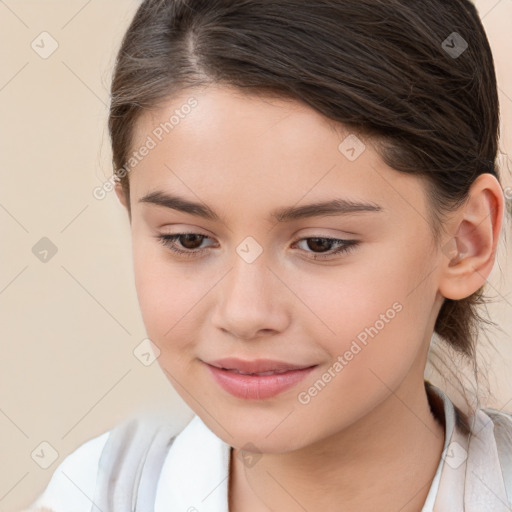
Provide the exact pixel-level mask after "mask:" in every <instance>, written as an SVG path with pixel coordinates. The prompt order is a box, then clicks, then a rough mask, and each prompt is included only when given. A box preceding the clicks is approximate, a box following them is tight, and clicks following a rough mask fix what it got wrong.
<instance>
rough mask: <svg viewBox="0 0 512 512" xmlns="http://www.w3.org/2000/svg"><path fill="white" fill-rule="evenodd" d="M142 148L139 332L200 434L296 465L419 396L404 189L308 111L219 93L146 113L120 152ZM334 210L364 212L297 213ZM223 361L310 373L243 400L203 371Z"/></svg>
mask: <svg viewBox="0 0 512 512" xmlns="http://www.w3.org/2000/svg"><path fill="white" fill-rule="evenodd" d="M173 113H174V114H175V117H174V118H173V125H172V128H170V125H169V124H167V125H165V124H164V123H165V122H169V118H170V116H172V115H173ZM161 123H162V124H161ZM162 126H166V130H165V129H162ZM347 137H349V138H348V139H347ZM150 139H151V141H152V142H151V141H150ZM361 143H364V145H365V147H363V146H361V145H360V144H361ZM144 145H146V147H150V149H149V150H148V151H140V153H141V154H142V153H145V156H143V158H141V159H140V161H138V162H137V164H136V166H135V167H134V168H133V170H132V171H130V175H129V176H130V206H131V212H132V219H131V230H132V241H133V258H134V272H135V283H136V289H137V294H138V299H139V303H140V308H141V312H142V317H143V320H144V323H145V327H146V330H147V334H148V337H149V338H150V339H151V340H152V341H153V343H154V344H155V346H156V347H157V348H158V350H159V351H160V355H159V357H158V362H159V364H160V366H161V368H162V370H163V371H164V373H165V375H166V376H167V377H168V379H169V381H170V382H171V383H172V384H173V386H174V387H175V389H176V391H177V392H178V393H179V394H180V396H181V397H182V398H183V400H184V401H185V402H186V403H187V404H188V405H189V406H190V407H191V408H192V409H193V410H194V412H196V413H197V414H198V415H199V416H200V417H201V419H202V420H203V421H204V422H205V423H206V424H207V426H208V427H209V428H210V429H211V430H212V431H213V432H215V433H216V434H217V435H218V436H219V437H221V438H222V439H224V440H225V441H226V442H228V443H229V444H231V445H232V446H234V447H237V448H240V447H243V446H244V445H245V444H246V443H248V442H251V443H253V444H254V445H255V446H257V447H258V448H259V450H260V451H262V452H268V453H271V452H275V453H277V452H284V451H289V450H293V449H298V448H300V447H303V446H306V445H309V444H312V443H314V442H316V441H320V440H322V439H324V438H326V437H328V436H330V435H333V434H335V433H337V432H340V431H342V430H343V429H346V428H348V427H350V426H351V425H353V424H354V423H355V422H357V421H358V420H360V419H361V418H363V417H365V416H366V415H368V414H369V413H371V412H372V411H373V410H375V409H376V408H378V407H379V404H382V403H383V402H384V401H385V400H386V399H387V398H388V397H389V396H390V393H392V391H393V390H396V389H397V388H398V387H399V386H400V385H401V383H402V382H404V379H409V380H411V379H415V382H421V383H422V382H423V371H424V366H425V361H426V352H427V349H428V345H429V342H430V338H431V334H432V330H433V322H434V320H435V315H436V313H437V310H436V311H434V310H435V304H436V300H437V298H438V294H437V292H438V289H437V286H436V284H437V282H436V278H437V273H436V271H435V269H436V258H438V257H439V256H438V252H437V251H435V250H433V247H432V238H431V233H430V230H429V226H428V224H427V220H426V219H427V218H428V217H427V202H426V196H425V191H424V184H423V183H422V182H421V181H420V180H419V179H418V178H417V177H414V176H410V175H406V174H403V173H399V172H397V171H395V170H393V169H391V168H389V167H387V166H386V165H385V164H384V163H383V162H382V160H381V159H380V157H379V156H378V154H377V153H376V151H375V149H374V148H373V147H372V145H371V143H370V141H369V140H367V139H363V138H362V137H359V139H355V138H354V135H353V134H351V132H350V131H349V130H346V129H344V128H343V127H341V126H339V125H337V126H335V125H334V124H333V123H331V122H330V121H328V120H327V119H326V118H324V117H323V116H322V115H320V114H319V113H317V112H316V111H315V110H313V109H311V108H310V107H308V106H306V105H303V104H301V103H298V102H295V101H291V100H284V99H277V98H264V97H257V96H248V95H244V94H243V93H241V92H237V91H236V90H233V89H230V88H226V87H218V86H216V87H209V88H205V89H190V90H187V91H183V92H182V93H181V94H180V96H176V97H174V98H173V99H172V100H170V101H168V102H167V103H165V104H164V105H162V106H161V107H160V108H159V109H158V110H156V111H153V112H148V113H145V114H144V116H143V117H141V118H140V119H139V121H138V124H137V126H136V130H135V138H134V147H133V150H134V151H135V150H137V149H139V148H141V147H142V146H144ZM118 193H119V192H118ZM157 194H159V195H157ZM166 195H172V196H175V197H179V198H181V199H182V200H183V201H187V202H190V203H198V205H199V206H198V207H195V208H192V209H190V208H189V209H188V210H187V211H182V208H180V207H179V205H180V204H181V206H183V204H184V203H183V202H181V203H179V202H173V203H172V204H171V202H170V201H167V202H166V200H165V196H166ZM145 197H146V199H145V200H143V198H145ZM151 197H153V199H151ZM158 197H159V198H160V199H156V198H158ZM332 201H338V206H340V205H341V204H342V202H343V201H350V202H352V203H364V204H366V205H367V207H366V209H365V208H363V207H361V208H359V209H358V210H356V211H354V210H350V209H348V210H345V211H344V212H342V211H332V210H329V209H328V208H327V207H325V208H317V209H315V208H313V207H309V208H307V207H306V206H307V205H312V204H317V203H329V202H332ZM156 203H158V204H156ZM170 206H174V207H173V208H171V207H170ZM200 207H202V209H203V210H204V211H203V213H205V211H206V212H210V215H208V216H207V215H200V214H199V213H200V210H201V208H200ZM331 207H332V205H331ZM277 210H283V212H284V213H288V215H284V214H283V215H281V217H274V216H272V213H273V212H275V211H277ZM283 212H281V213H283ZM292 212H295V215H292V214H291V213H292ZM179 234H181V235H182V236H176V235H179ZM183 234H188V236H185V235H183ZM172 236H174V238H171V237H172ZM161 237H164V238H161ZM165 237H167V238H165ZM173 249H176V250H178V251H183V253H177V252H175V251H174V250H173ZM226 357H237V358H239V359H243V360H245V361H253V360H255V359H262V358H263V359H272V360H278V361H282V362H286V363H288V364H289V365H295V366H298V367H303V368H304V367H311V366H313V368H312V369H310V370H308V371H300V370H299V371H296V372H291V373H289V374H288V375H287V376H286V377H281V378H279V377H275V376H274V377H271V378H270V379H271V382H270V384H265V383H263V380H261V379H262V377H261V376H259V377H254V376H253V377H250V376H249V377H247V376H246V377H245V379H246V380H247V379H252V381H251V382H252V384H249V388H244V387H243V385H241V386H242V394H243V393H244V391H243V390H244V389H245V390H247V389H250V390H252V392H254V393H256V394H257V393H258V391H259V392H260V395H257V396H256V397H255V396H253V395H250V394H249V395H246V398H243V397H241V396H237V395H235V394H233V393H232V392H230V391H228V390H226V388H225V387H223V386H222V385H220V384H219V380H218V379H217V377H215V375H214V373H215V372H212V371H211V369H210V367H209V366H208V365H207V364H206V363H208V362H212V361H215V360H218V359H221V358H226ZM220 372H223V371H222V370H217V372H216V374H218V373H220ZM230 373H231V375H232V374H233V372H230ZM283 375H285V374H283ZM243 378H244V377H234V380H235V381H237V379H238V380H241V379H243ZM254 379H260V380H259V381H258V382H259V383H260V384H258V383H255V382H256V381H254ZM279 379H281V380H279ZM297 379H298V380H297ZM283 380H285V381H286V382H287V386H288V387H285V388H279V389H280V390H279V389H278V391H279V392H277V393H276V388H275V387H273V386H275V383H276V381H279V382H282V381H283ZM269 389H270V391H269V392H268V394H265V392H266V391H268V390H269ZM248 393H250V391H248Z"/></svg>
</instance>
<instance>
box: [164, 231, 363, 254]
mask: <svg viewBox="0 0 512 512" xmlns="http://www.w3.org/2000/svg"><path fill="white" fill-rule="evenodd" d="M156 238H157V239H159V240H160V242H161V243H162V244H163V245H164V246H165V247H167V248H168V249H170V250H171V251H173V252H175V253H177V254H182V255H184V256H188V257H192V256H197V255H198V254H200V253H204V252H205V251H207V249H208V248H207V247H203V248H198V247H199V246H200V245H201V243H202V242H203V241H204V240H206V239H209V237H208V236H206V235H201V234H200V233H176V234H174V235H167V234H159V235H157V236H156ZM177 242H179V244H180V246H178V245H177ZM300 242H306V243H307V244H306V245H307V246H308V247H309V248H310V249H313V252H312V256H311V258H312V259H314V260H317V259H324V258H328V257H331V256H333V255H336V254H341V253H347V252H349V251H350V250H353V249H355V247H356V246H357V245H358V244H359V241H358V240H341V239H339V238H329V237H307V238H299V239H298V240H295V241H294V242H293V244H298V243H300ZM333 245H334V246H336V247H337V248H336V249H329V247H330V246H333ZM315 249H316V250H320V252H318V253H316V252H314V250H315ZM304 250H305V249H304ZM305 252H311V251H306V250H305Z"/></svg>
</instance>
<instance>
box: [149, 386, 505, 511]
mask: <svg viewBox="0 0 512 512" xmlns="http://www.w3.org/2000/svg"><path fill="white" fill-rule="evenodd" d="M427 396H428V398H429V403H430V405H431V407H432V411H433V413H434V414H435V415H436V417H438V418H439V419H440V421H441V422H443V421H444V427H445V441H444V446H443V453H442V457H441V460H440V461H439V465H438V468H437V471H436V473H435V476H434V479H433V481H432V484H431V486H430V490H429V493H428V495H427V498H426V501H425V504H424V506H423V508H422V511H421V512H437V511H445V510H453V511H455V510H465V511H466V512H481V511H482V510H493V512H502V511H503V512H505V511H508V510H509V509H508V508H507V505H506V503H507V501H506V491H505V488H504V484H503V478H502V477H501V471H500V466H499V459H498V453H497V449H496V444H495V442H494V436H493V426H492V421H491V419H490V418H489V416H487V415H486V414H485V412H483V411H482V410H479V411H477V413H476V414H475V415H473V416H472V417H471V421H472V431H473V432H476V433H477V435H476V436H470V438H469V439H468V438H467V436H465V435H464V434H463V433H462V432H461V431H460V429H459V427H458V426H457V422H456V413H455V408H454V405H453V403H452V402H451V400H450V399H449V398H448V396H447V395H446V394H445V393H444V392H443V391H441V390H440V389H439V388H437V387H436V386H433V385H432V384H429V386H427ZM230 458H231V446H230V445H229V444H227V443H226V442H225V441H223V440H222V439H220V438H219V437H217V435H216V434H214V433H213V432H212V431H211V430H210V429H209V428H208V427H207V426H206V425H205V424H204V423H203V421H202V420H201V418H200V417H199V416H197V415H196V416H194V417H193V418H192V420H191V421H190V423H189V424H188V425H186V427H185V428H184V429H183V430H182V431H181V432H180V433H179V434H178V435H177V436H176V439H175V440H174V443H173V444H172V446H171V448H170V450H169V454H168V456H167V458H166V460H165V463H164V465H163V467H162V472H161V474H160V479H159V485H158V489H157V495H156V502H155V509H154V510H155V512H167V511H168V510H183V511H201V512H228V483H229V465H230Z"/></svg>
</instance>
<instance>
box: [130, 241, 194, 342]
mask: <svg viewBox="0 0 512 512" xmlns="http://www.w3.org/2000/svg"><path fill="white" fill-rule="evenodd" d="M133 269H134V279H135V287H136V290H137V297H138V301H139V307H140V311H141V314H142V318H143V321H144V325H145V327H146V331H147V334H148V337H149V338H150V339H151V340H152V341H153V342H154V343H155V344H156V345H157V346H159V348H160V349H161V350H166V349H167V347H171V346H172V347H173V348H176V349H178V348H180V343H181V344H186V340H189V339H190V336H189V335H187V332H188V324H189V322H191V318H192V317H193V314H190V313H192V312H194V305H196V306H197V304H198V302H199V301H200V298H201V296H202V295H204V291H202V289H201V288H202V287H201V285H200V283H198V282H197V281H194V280H193V278H192V276H188V273H187V272H186V271H184V270H183V267H181V266H179V265H176V264H172V262H170V261H169V260H168V259H167V258H166V257H165V253H164V251H162V249H161V247H160V245H159V243H158V241H154V240H153V241H147V240H144V239H142V237H134V238H133ZM194 314H195V312H194ZM171 340H172V343H170V341H171Z"/></svg>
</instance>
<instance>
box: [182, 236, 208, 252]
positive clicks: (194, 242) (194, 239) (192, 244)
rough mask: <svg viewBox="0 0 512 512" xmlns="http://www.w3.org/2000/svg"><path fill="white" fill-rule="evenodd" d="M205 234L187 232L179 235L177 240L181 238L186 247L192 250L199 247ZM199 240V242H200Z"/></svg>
mask: <svg viewBox="0 0 512 512" xmlns="http://www.w3.org/2000/svg"><path fill="white" fill-rule="evenodd" d="M204 238H205V237H204V236H203V235H199V234H197V233H185V234H182V235H179V237H178V238H177V240H179V242H180V244H181V245H182V246H183V247H184V248H185V249H189V250H191V251H193V250H195V249H198V248H199V246H200V245H201V243H202V242H203V240H204ZM198 242H199V243H198Z"/></svg>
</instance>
